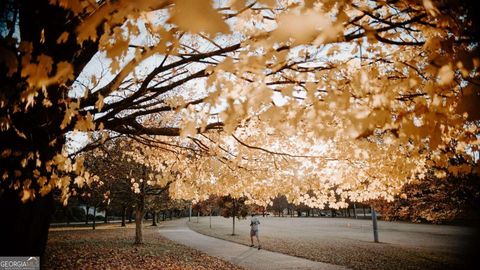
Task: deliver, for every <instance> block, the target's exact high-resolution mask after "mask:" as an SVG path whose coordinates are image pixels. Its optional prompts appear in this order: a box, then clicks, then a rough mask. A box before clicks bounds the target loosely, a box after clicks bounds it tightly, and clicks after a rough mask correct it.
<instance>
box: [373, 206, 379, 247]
mask: <svg viewBox="0 0 480 270" xmlns="http://www.w3.org/2000/svg"><path fill="white" fill-rule="evenodd" d="M372 223H373V241H374V242H375V243H378V242H379V241H378V225H377V213H376V212H375V209H374V208H373V207H372Z"/></svg>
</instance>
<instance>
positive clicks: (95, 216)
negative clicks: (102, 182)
mask: <svg viewBox="0 0 480 270" xmlns="http://www.w3.org/2000/svg"><path fill="white" fill-rule="evenodd" d="M96 219H97V206H96V205H95V206H93V225H92V229H94V230H95V223H96V222H97V221H96Z"/></svg>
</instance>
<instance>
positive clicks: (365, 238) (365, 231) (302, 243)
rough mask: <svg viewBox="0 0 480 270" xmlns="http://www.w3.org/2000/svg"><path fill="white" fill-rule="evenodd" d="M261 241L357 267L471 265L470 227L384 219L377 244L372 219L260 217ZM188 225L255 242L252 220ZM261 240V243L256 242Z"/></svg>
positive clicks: (215, 220)
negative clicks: (467, 260) (465, 255)
mask: <svg viewBox="0 0 480 270" xmlns="http://www.w3.org/2000/svg"><path fill="white" fill-rule="evenodd" d="M260 222H261V225H260V241H261V244H262V247H263V248H264V249H266V250H270V251H276V252H280V253H284V254H289V255H293V256H297V257H303V258H307V259H310V260H314V261H320V262H326V263H332V264H337V265H343V266H347V267H349V268H352V269H465V266H464V265H463V263H464V262H463V261H462V252H463V251H464V249H463V248H464V245H465V244H466V243H467V242H468V239H469V235H470V233H471V232H470V231H469V229H468V228H463V227H456V226H435V225H425V224H410V223H399V222H397V223H392V222H380V223H379V226H380V232H379V235H380V241H381V243H373V239H372V238H373V237H372V230H371V221H368V220H353V219H341V218H338V219H337V218H335V219H332V218H275V217H268V218H262V217H260ZM188 226H189V227H190V228H191V229H193V230H195V231H197V232H199V233H202V234H205V235H210V236H213V237H217V238H221V239H225V240H229V241H233V242H237V243H241V244H245V245H249V244H250V236H249V230H250V228H249V218H247V219H246V220H237V222H236V235H235V236H232V235H231V233H232V219H231V218H229V219H226V218H223V217H213V218H212V229H210V228H209V218H208V217H201V218H200V219H199V222H198V223H197V218H192V221H191V222H189V223H188ZM255 244H256V243H255Z"/></svg>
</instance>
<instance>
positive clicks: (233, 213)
mask: <svg viewBox="0 0 480 270" xmlns="http://www.w3.org/2000/svg"><path fill="white" fill-rule="evenodd" d="M236 210H237V209H236V204H235V199H234V200H233V209H232V217H233V229H232V235H235V216H236V214H237V212H236Z"/></svg>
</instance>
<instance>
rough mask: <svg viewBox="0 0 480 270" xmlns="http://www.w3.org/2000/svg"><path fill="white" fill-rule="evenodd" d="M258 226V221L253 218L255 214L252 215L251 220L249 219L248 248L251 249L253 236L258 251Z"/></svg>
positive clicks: (259, 246) (259, 247)
mask: <svg viewBox="0 0 480 270" xmlns="http://www.w3.org/2000/svg"><path fill="white" fill-rule="evenodd" d="M258 225H260V221H259V220H258V218H257V217H256V216H255V213H252V218H251V219H250V240H251V241H252V244H251V245H250V246H251V247H253V237H254V236H255V237H256V238H257V244H258V249H261V248H262V247H261V245H260V239H259V238H258Z"/></svg>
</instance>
